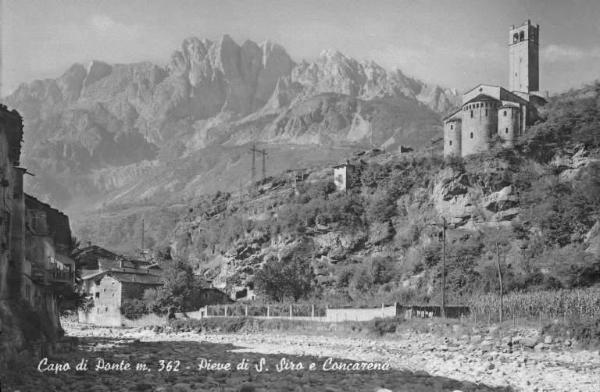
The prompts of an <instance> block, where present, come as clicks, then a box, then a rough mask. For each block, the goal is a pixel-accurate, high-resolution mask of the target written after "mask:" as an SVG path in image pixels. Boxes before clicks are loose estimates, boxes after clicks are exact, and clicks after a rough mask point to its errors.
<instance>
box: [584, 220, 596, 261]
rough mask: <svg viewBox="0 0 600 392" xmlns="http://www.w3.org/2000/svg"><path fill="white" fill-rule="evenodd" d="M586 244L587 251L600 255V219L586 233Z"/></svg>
mask: <svg viewBox="0 0 600 392" xmlns="http://www.w3.org/2000/svg"><path fill="white" fill-rule="evenodd" d="M584 244H585V245H586V248H585V251H586V252H588V253H591V254H593V255H596V256H600V221H597V222H596V223H595V224H594V226H593V227H592V228H591V229H590V231H588V233H587V234H586V235H585V238H584Z"/></svg>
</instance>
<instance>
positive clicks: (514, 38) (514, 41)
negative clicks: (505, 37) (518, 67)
mask: <svg viewBox="0 0 600 392" xmlns="http://www.w3.org/2000/svg"><path fill="white" fill-rule="evenodd" d="M517 42H519V34H517V33H515V34H514V35H513V43H517Z"/></svg>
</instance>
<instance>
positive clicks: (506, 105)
mask: <svg viewBox="0 0 600 392" xmlns="http://www.w3.org/2000/svg"><path fill="white" fill-rule="evenodd" d="M539 31H540V27H539V25H532V24H531V21H530V20H527V21H526V22H525V23H523V24H522V25H521V26H511V28H510V33H509V43H508V57H509V77H508V81H509V82H508V89H505V88H504V87H499V86H492V85H487V84H480V85H478V86H475V87H474V88H472V89H471V90H469V91H467V92H466V93H464V94H463V99H462V106H461V107H460V108H459V109H457V110H455V111H454V112H452V113H451V114H450V115H449V116H447V117H446V118H444V156H445V157H450V156H456V157H464V156H467V155H470V154H477V153H481V152H484V151H487V150H488V149H489V147H490V143H491V141H492V139H493V138H494V135H497V136H498V138H499V139H500V140H501V141H502V143H503V145H504V146H505V147H512V146H513V145H514V142H515V140H516V139H518V138H519V136H521V135H523V133H524V132H525V131H526V130H527V128H528V127H529V126H531V125H533V124H534V123H535V121H536V120H537V118H538V115H537V113H538V112H537V108H538V107H540V106H542V105H544V104H545V103H546V100H545V99H544V98H543V97H542V96H541V95H540V93H539V39H540V35H539Z"/></svg>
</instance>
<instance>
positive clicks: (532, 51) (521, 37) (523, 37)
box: [508, 20, 540, 93]
mask: <svg viewBox="0 0 600 392" xmlns="http://www.w3.org/2000/svg"><path fill="white" fill-rule="evenodd" d="M539 42H540V26H539V25H532V24H531V21H530V20H527V21H526V22H525V23H523V24H522V25H521V26H517V27H515V26H512V27H511V29H510V33H509V43H508V53H509V54H508V58H509V66H508V68H509V74H508V89H509V90H510V91H513V92H521V93H529V92H531V91H539V89H540V60H539Z"/></svg>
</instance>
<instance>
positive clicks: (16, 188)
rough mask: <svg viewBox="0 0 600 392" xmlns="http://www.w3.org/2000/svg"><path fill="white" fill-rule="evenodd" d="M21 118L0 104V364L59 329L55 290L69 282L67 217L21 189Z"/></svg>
mask: <svg viewBox="0 0 600 392" xmlns="http://www.w3.org/2000/svg"><path fill="white" fill-rule="evenodd" d="M22 138H23V121H22V118H21V116H20V115H19V114H18V113H17V112H16V111H14V110H13V111H9V110H8V109H7V108H6V107H5V106H3V105H0V187H1V188H2V190H1V193H0V198H1V200H0V331H1V334H0V367H2V366H4V364H5V363H6V361H7V359H9V358H12V357H13V356H15V355H18V354H19V353H20V352H31V351H34V352H35V351H40V350H42V351H43V350H50V349H51V347H52V344H53V342H54V341H56V339H57V338H58V336H60V335H61V333H62V329H61V327H60V323H59V319H58V316H59V314H58V303H59V301H60V299H61V296H62V295H63V294H64V293H65V292H66V291H65V290H67V291H68V290H69V288H70V286H72V285H73V284H74V277H75V274H74V272H75V271H74V266H75V265H74V262H73V261H72V260H70V258H69V256H68V255H69V253H70V251H71V230H70V227H69V219H68V217H67V216H66V215H64V214H62V213H61V212H60V211H58V210H56V209H53V208H52V207H50V206H49V205H47V204H45V203H41V202H40V201H38V200H37V199H35V198H33V197H32V196H29V195H26V194H25V193H24V192H23V176H24V175H25V174H26V169H25V168H22V167H20V155H21V142H22Z"/></svg>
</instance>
